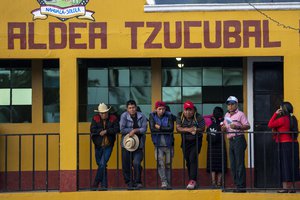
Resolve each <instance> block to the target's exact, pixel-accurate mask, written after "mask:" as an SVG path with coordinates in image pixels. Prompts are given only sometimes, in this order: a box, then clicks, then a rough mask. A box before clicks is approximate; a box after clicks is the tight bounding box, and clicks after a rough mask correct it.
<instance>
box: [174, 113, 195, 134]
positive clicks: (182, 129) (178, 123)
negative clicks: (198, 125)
mask: <svg viewBox="0 0 300 200" xmlns="http://www.w3.org/2000/svg"><path fill="white" fill-rule="evenodd" d="M193 130H195V129H194V127H191V128H187V127H182V122H181V115H180V114H178V116H177V118H176V131H177V132H179V133H191V132H192V131H193Z"/></svg>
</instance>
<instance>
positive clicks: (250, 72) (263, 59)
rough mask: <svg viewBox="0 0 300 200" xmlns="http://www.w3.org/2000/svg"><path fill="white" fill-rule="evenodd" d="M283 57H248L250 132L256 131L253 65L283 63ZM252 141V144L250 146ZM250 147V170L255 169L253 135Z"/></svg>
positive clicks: (250, 139) (248, 114)
mask: <svg viewBox="0 0 300 200" xmlns="http://www.w3.org/2000/svg"><path fill="white" fill-rule="evenodd" d="M282 58H283V57H281V56H276V57H271V56H270V57H269V56H268V57H247V117H248V120H249V123H250V126H251V128H250V129H249V131H250V132H252V131H253V130H254V113H253V110H254V103H253V94H254V92H253V88H254V87H253V64H254V63H255V62H282ZM249 141H251V144H249ZM248 145H249V146H250V145H251V147H252V151H251V152H250V148H248V164H247V166H248V168H250V167H251V168H253V167H254V151H253V148H254V137H253V134H251V135H250V134H248ZM250 154H251V163H250Z"/></svg>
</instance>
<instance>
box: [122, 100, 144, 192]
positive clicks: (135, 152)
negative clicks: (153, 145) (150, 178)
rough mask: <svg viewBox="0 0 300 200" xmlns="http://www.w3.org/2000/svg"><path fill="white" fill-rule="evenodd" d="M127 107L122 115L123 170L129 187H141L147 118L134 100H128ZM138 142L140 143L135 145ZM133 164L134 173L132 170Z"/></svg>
mask: <svg viewBox="0 0 300 200" xmlns="http://www.w3.org/2000/svg"><path fill="white" fill-rule="evenodd" d="M126 109H127V111H125V112H124V113H123V114H122V115H121V117H120V131H121V133H122V139H121V146H122V171H123V176H124V180H125V183H126V184H127V185H128V189H132V188H133V187H135V188H136V189H140V188H142V187H143V185H142V180H141V173H142V166H141V162H142V160H143V148H144V145H145V140H146V137H145V133H146V131H147V118H146V116H145V115H144V114H143V113H141V112H138V111H137V105H136V102H135V101H134V100H129V101H127V103H126ZM125 139H126V140H125ZM137 140H138V141H137ZM137 142H138V143H139V145H138V146H136V147H135V144H137ZM132 165H133V169H134V170H133V171H134V173H132V171H131V170H132Z"/></svg>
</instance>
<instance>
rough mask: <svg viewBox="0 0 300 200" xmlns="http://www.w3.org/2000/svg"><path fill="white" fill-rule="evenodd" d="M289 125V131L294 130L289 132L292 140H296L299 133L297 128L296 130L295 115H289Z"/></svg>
mask: <svg viewBox="0 0 300 200" xmlns="http://www.w3.org/2000/svg"><path fill="white" fill-rule="evenodd" d="M290 127H291V130H290V131H291V132H294V133H291V134H292V138H293V140H297V139H298V135H299V130H298V121H297V119H296V117H295V116H291V117H290Z"/></svg>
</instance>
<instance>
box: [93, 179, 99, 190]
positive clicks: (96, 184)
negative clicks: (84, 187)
mask: <svg viewBox="0 0 300 200" xmlns="http://www.w3.org/2000/svg"><path fill="white" fill-rule="evenodd" d="M99 183H100V182H98V181H94V183H93V185H92V188H91V190H92V191H97V190H98V186H99Z"/></svg>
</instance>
